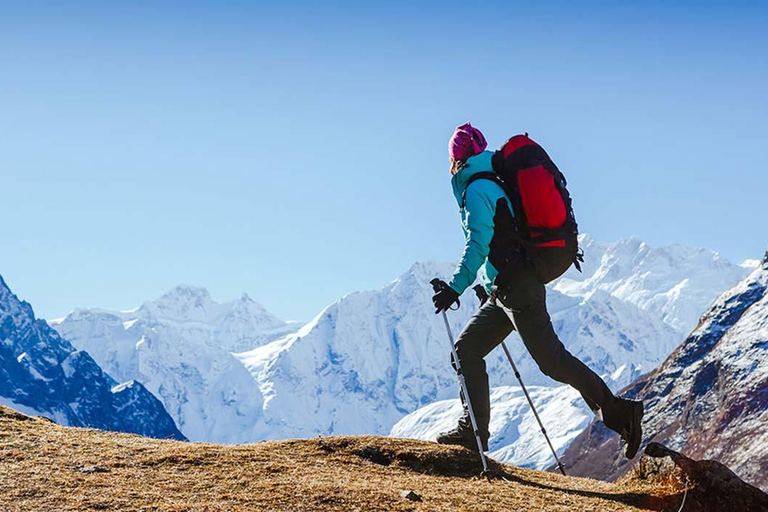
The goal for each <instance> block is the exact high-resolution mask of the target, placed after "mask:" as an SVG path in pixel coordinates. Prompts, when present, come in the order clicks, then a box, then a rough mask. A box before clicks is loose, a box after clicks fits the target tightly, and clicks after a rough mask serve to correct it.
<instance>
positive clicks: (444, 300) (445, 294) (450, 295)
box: [429, 278, 461, 314]
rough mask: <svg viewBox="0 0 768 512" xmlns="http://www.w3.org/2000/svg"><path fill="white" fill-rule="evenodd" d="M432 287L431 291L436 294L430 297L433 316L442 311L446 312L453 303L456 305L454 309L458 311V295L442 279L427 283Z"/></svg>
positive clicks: (459, 303) (459, 304)
mask: <svg viewBox="0 0 768 512" xmlns="http://www.w3.org/2000/svg"><path fill="white" fill-rule="evenodd" d="M429 283H430V284H431V285H432V289H433V290H434V291H435V292H436V293H435V294H434V295H433V296H432V304H434V305H435V314H438V313H441V312H443V311H448V310H449V309H450V308H451V306H452V305H453V303H454V302H455V303H456V309H459V307H460V306H461V302H460V301H459V294H458V293H456V292H455V291H454V290H453V288H451V287H450V286H448V284H447V283H446V282H445V281H443V280H442V279H438V278H435V279H433V280H431V281H430V282H429Z"/></svg>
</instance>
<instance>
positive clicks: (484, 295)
mask: <svg viewBox="0 0 768 512" xmlns="http://www.w3.org/2000/svg"><path fill="white" fill-rule="evenodd" d="M472 289H473V290H474V291H475V295H477V300H479V301H480V307H483V306H485V303H486V302H488V292H487V291H486V290H485V287H484V286H483V285H481V284H476V285H475V286H473V287H472Z"/></svg>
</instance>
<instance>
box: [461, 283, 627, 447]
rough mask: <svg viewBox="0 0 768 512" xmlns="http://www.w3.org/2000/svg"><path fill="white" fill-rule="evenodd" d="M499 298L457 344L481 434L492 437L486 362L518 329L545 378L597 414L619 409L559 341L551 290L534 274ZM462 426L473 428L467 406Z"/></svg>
mask: <svg viewBox="0 0 768 512" xmlns="http://www.w3.org/2000/svg"><path fill="white" fill-rule="evenodd" d="M494 295H495V300H494V298H492V299H489V300H488V301H487V302H486V303H485V305H484V306H483V307H482V308H481V309H480V310H479V311H478V312H477V313H476V314H475V315H474V316H473V317H472V318H471V319H470V320H469V322H468V323H467V325H466V326H465V327H464V330H463V331H462V332H461V334H460V335H459V337H458V339H457V340H456V351H457V353H458V356H459V361H460V362H461V369H462V371H463V373H464V378H465V380H466V384H467V391H468V392H469V398H470V400H471V401H472V407H473V408H474V412H475V416H476V417H477V422H478V428H479V430H480V433H481V435H483V436H484V437H486V438H487V437H488V423H489V421H490V417H491V400H490V389H489V387H488V374H487V373H486V371H485V360H484V358H485V356H487V355H488V354H489V353H490V352H491V350H493V349H494V348H495V347H496V346H497V345H499V344H500V343H501V342H502V341H504V339H505V338H506V337H507V336H509V334H510V333H511V332H512V331H513V330H514V329H517V332H518V333H519V334H520V337H521V338H522V340H523V343H524V344H525V347H526V348H527V349H528V352H530V354H531V356H533V359H534V361H536V364H538V366H539V368H540V369H541V371H542V372H543V373H544V374H545V375H547V376H549V377H551V378H552V379H554V380H556V381H558V382H562V383H565V384H569V385H571V386H572V387H574V388H576V389H577V390H578V391H579V392H580V393H581V395H582V396H583V397H584V399H585V400H586V402H587V404H588V405H589V406H590V408H591V409H592V410H597V409H598V408H599V409H602V410H603V411H606V410H609V409H610V408H611V407H612V406H613V405H614V403H615V400H616V398H615V397H614V395H613V393H612V392H611V390H610V389H609V388H608V386H606V384H605V382H603V380H602V379H601V378H600V376H598V375H597V374H596V373H595V372H593V371H592V370H590V369H589V368H588V367H587V366H586V365H585V364H584V363H582V362H581V361H580V360H579V359H577V358H576V357H574V356H573V355H571V353H570V352H568V350H566V348H565V346H563V344H562V342H561V341H560V340H559V339H558V337H557V334H555V330H554V328H553V327H552V322H551V320H550V318H549V313H548V312H547V305H546V289H545V288H544V285H543V284H542V283H541V282H540V281H539V280H538V279H537V278H536V277H535V275H534V274H533V273H528V272H526V273H521V275H519V276H518V277H517V278H516V279H515V280H514V282H513V283H512V284H510V285H508V286H507V287H505V288H504V289H502V290H496V292H495V294H494ZM463 398H464V397H463V396H462V401H464V400H463ZM464 402H465V401H464ZM465 404H466V402H465ZM461 423H462V424H463V425H465V426H469V425H470V420H469V413H468V411H467V408H466V405H465V407H464V417H463V418H462V420H461Z"/></svg>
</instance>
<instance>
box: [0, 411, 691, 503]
mask: <svg viewBox="0 0 768 512" xmlns="http://www.w3.org/2000/svg"><path fill="white" fill-rule="evenodd" d="M92 466H97V467H95V468H94V467H92ZM495 468H496V469H497V470H498V471H500V472H502V473H503V474H504V475H505V479H504V480H502V479H496V480H493V481H491V482H488V481H486V480H485V479H481V478H479V477H477V475H478V473H479V470H480V465H479V460H478V458H477V456H476V455H474V454H472V453H471V452H469V451H467V450H464V449H459V448H456V449H454V448H447V447H443V446H439V445H437V444H435V443H427V442H422V441H409V440H398V439H389V438H381V437H332V438H317V439H308V440H291V441H275V442H263V443H257V444H253V445H246V446H223V445H211V444H193V443H185V442H179V441H160V440H155V439H148V438H143V437H139V436H135V435H129V434H120V433H114V432H103V431H97V430H89V429H77V428H65V427H61V426H58V425H56V424H54V423H52V422H50V421H48V420H45V419H41V418H30V417H28V416H24V415H21V414H18V413H15V412H13V411H11V410H10V409H7V408H2V407H0V510H68V509H78V510H222V509H224V510H317V509H323V510H325V509H327V510H345V511H347V510H366V511H367V510H388V511H389V510H450V511H455V510H503V511H505V512H508V511H511V510H593V511H624V510H677V509H678V508H679V506H680V502H681V499H682V495H681V493H680V488H679V486H677V485H675V484H674V482H671V480H669V479H667V480H665V481H664V483H663V484H661V483H659V480H657V481H656V482H653V481H650V480H640V479H638V478H636V477H633V478H627V479H625V480H624V481H622V482H619V483H617V484H609V483H604V482H597V481H594V480H589V479H584V478H566V477H563V476H560V475H556V474H552V473H546V472H541V471H531V470H526V469H520V468H516V467H512V466H506V465H497V466H495ZM405 490H412V491H414V492H415V493H417V494H418V495H419V497H420V498H421V501H410V500H408V499H406V498H404V497H402V496H401V494H400V493H401V491H405ZM686 510H687V509H686Z"/></svg>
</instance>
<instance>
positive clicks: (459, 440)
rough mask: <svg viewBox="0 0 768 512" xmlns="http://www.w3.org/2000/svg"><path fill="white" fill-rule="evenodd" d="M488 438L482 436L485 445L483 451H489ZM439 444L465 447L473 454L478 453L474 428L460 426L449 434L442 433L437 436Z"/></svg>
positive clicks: (481, 439)
mask: <svg viewBox="0 0 768 512" xmlns="http://www.w3.org/2000/svg"><path fill="white" fill-rule="evenodd" d="M488 437H489V436H483V435H482V434H481V435H480V441H481V442H482V443H483V451H484V452H487V451H488ZM437 442H438V443H439V444H452V445H457V446H463V447H464V448H467V449H469V450H472V451H473V452H476V451H477V438H476V437H475V434H474V432H472V427H466V426H464V425H463V424H461V423H460V424H459V426H458V427H456V428H454V429H453V430H449V431H448V432H441V433H440V434H438V435H437Z"/></svg>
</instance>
